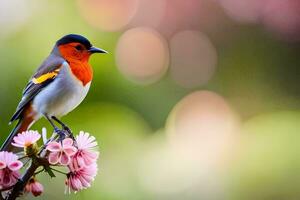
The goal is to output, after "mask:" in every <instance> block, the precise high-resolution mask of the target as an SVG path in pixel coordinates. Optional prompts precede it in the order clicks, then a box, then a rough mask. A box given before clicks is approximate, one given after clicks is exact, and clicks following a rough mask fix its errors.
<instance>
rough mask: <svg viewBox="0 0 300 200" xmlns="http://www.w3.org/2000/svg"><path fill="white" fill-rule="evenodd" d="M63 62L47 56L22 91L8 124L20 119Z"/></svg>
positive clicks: (60, 59) (58, 58) (59, 58)
mask: <svg viewBox="0 0 300 200" xmlns="http://www.w3.org/2000/svg"><path fill="white" fill-rule="evenodd" d="M64 61H65V60H64V59H62V58H61V57H58V56H56V57H55V56H53V55H51V56H49V57H48V58H47V59H46V60H45V62H43V64H42V65H41V66H40V67H39V68H38V69H37V71H36V73H35V74H34V75H33V76H32V78H31V79H30V80H29V82H28V84H27V85H26V87H25V88H24V90H23V95H22V99H21V101H20V103H19V104H18V107H17V109H16V112H15V113H14V114H13V116H12V118H11V120H10V122H13V121H15V120H17V119H20V118H21V117H22V113H23V111H24V109H25V108H26V106H27V105H29V104H30V102H31V101H32V99H33V98H34V97H35V96H36V95H37V94H38V93H39V92H40V91H41V90H42V89H43V88H44V87H46V86H47V85H48V84H49V83H51V82H52V81H53V80H54V79H55V77H56V76H57V74H58V73H59V70H60V68H61V66H62V64H63V62H64Z"/></svg>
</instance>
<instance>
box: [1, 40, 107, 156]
mask: <svg viewBox="0 0 300 200" xmlns="http://www.w3.org/2000/svg"><path fill="white" fill-rule="evenodd" d="M95 53H108V52H107V51H105V50H104V49H101V48H97V47H95V46H93V45H92V44H91V42H90V41H89V40H88V39H87V38H86V37H84V36H82V35H79V34H67V35H65V36H63V37H62V38H60V39H59V40H57V42H56V43H55V45H54V47H53V49H52V51H51V52H50V55H49V56H48V57H47V58H46V59H45V60H44V61H43V62H42V64H41V65H40V66H39V67H38V68H37V70H36V72H35V73H34V74H33V76H32V77H31V78H30V79H29V81H28V83H27V85H26V87H25V88H24V90H23V93H22V98H21V100H20V102H19V104H18V106H17V109H16V111H15V113H14V114H13V116H12V117H11V119H10V123H12V122H14V121H17V124H16V126H15V127H14V128H13V130H12V131H11V133H10V134H9V136H8V137H7V139H6V140H5V142H4V143H3V144H2V146H1V151H4V150H11V149H12V148H13V147H12V145H11V142H12V140H13V137H14V136H15V135H17V134H18V133H22V132H23V131H26V130H28V129H29V128H30V127H31V126H32V125H33V124H34V123H35V122H36V121H38V120H39V119H40V118H42V117H45V118H46V119H47V120H48V121H49V122H50V124H51V125H52V126H53V128H54V131H55V132H57V133H59V132H61V131H62V130H63V129H66V130H70V129H69V128H68V127H67V126H66V125H65V124H64V123H63V122H62V121H60V120H59V118H60V117H62V116H65V115H66V114H68V113H69V112H71V111H72V110H74V109H75V108H76V107H77V106H78V105H79V104H80V103H81V102H82V101H83V100H84V98H85V97H86V95H87V93H88V91H89V88H90V85H91V81H92V79H93V69H92V66H91V65H90V64H89V58H90V56H91V55H92V54H95ZM54 121H56V122H57V123H59V124H60V125H62V128H63V129H59V128H58V127H57V126H56V125H55V123H54Z"/></svg>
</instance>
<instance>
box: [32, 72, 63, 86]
mask: <svg viewBox="0 0 300 200" xmlns="http://www.w3.org/2000/svg"><path fill="white" fill-rule="evenodd" d="M59 70H60V69H56V70H54V71H53V72H48V73H46V74H43V75H41V76H39V77H36V78H33V79H32V82H33V83H34V84H39V83H43V82H44V81H46V80H48V79H51V78H54V77H55V76H57V74H58V72H59Z"/></svg>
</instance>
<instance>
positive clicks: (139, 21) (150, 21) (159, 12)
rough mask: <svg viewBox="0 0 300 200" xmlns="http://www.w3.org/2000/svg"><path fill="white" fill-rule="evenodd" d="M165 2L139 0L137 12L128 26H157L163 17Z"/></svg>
mask: <svg viewBox="0 0 300 200" xmlns="http://www.w3.org/2000/svg"><path fill="white" fill-rule="evenodd" d="M166 4H167V0H151V1H149V0H139V6H138V8H137V12H136V14H135V15H134V17H133V18H132V20H131V22H130V25H129V26H131V27H138V26H147V27H157V26H158V25H159V24H160V23H161V21H162V19H163V17H164V14H165V9H166ZM154 12H155V14H153V13H154Z"/></svg>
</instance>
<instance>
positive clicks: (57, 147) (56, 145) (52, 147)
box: [46, 142, 61, 152]
mask: <svg viewBox="0 0 300 200" xmlns="http://www.w3.org/2000/svg"><path fill="white" fill-rule="evenodd" d="M46 149H47V150H48V151H52V152H58V151H60V150H61V144H60V143H58V142H50V143H49V144H48V145H47V147H46Z"/></svg>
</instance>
